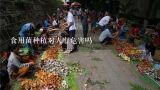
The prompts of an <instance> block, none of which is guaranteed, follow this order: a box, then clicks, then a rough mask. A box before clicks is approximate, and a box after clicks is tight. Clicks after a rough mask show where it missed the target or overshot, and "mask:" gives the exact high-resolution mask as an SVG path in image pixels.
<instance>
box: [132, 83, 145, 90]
mask: <svg viewBox="0 0 160 90" xmlns="http://www.w3.org/2000/svg"><path fill="white" fill-rule="evenodd" d="M130 85H131V87H132V88H131V90H147V89H146V88H144V87H142V86H140V85H138V84H133V83H130Z"/></svg>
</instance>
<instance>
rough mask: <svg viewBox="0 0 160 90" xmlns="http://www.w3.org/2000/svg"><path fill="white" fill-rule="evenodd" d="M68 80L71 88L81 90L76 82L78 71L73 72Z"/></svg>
mask: <svg viewBox="0 0 160 90" xmlns="http://www.w3.org/2000/svg"><path fill="white" fill-rule="evenodd" d="M66 81H67V82H68V85H69V90H79V88H78V84H77V82H76V72H71V73H70V74H69V75H68V76H67V77H66Z"/></svg>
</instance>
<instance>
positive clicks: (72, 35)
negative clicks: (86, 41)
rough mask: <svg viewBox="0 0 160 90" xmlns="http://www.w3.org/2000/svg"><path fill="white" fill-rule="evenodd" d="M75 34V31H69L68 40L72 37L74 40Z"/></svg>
mask: <svg viewBox="0 0 160 90" xmlns="http://www.w3.org/2000/svg"><path fill="white" fill-rule="evenodd" d="M75 33H76V30H70V31H69V37H70V38H72V37H73V38H75Z"/></svg>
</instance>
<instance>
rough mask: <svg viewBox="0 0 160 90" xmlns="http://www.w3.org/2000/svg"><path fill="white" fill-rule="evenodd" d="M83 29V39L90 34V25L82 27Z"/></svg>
mask: <svg viewBox="0 0 160 90" xmlns="http://www.w3.org/2000/svg"><path fill="white" fill-rule="evenodd" d="M82 27H83V37H87V34H88V24H86V25H82Z"/></svg>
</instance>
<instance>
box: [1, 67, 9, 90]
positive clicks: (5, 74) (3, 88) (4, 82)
mask: <svg viewBox="0 0 160 90" xmlns="http://www.w3.org/2000/svg"><path fill="white" fill-rule="evenodd" d="M9 82H10V79H9V74H8V72H7V70H0V90H6V88H7V86H8V84H9Z"/></svg>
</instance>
